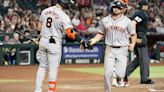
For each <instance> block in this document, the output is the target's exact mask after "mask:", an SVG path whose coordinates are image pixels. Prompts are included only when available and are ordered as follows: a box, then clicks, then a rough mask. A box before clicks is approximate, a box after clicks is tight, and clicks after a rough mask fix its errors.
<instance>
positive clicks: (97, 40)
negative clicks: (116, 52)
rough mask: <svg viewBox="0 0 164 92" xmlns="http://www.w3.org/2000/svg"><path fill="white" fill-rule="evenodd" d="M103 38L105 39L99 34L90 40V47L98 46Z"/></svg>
mask: <svg viewBox="0 0 164 92" xmlns="http://www.w3.org/2000/svg"><path fill="white" fill-rule="evenodd" d="M103 37H104V35H103V34H100V33H97V34H96V36H95V37H94V38H92V39H91V40H90V45H94V44H96V43H97V42H99V41H100V40H101V39H102V38H103Z"/></svg>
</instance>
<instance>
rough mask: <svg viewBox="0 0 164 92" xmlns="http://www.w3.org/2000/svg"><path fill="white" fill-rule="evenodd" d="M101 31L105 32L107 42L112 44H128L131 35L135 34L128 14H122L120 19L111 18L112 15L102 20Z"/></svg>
mask: <svg viewBox="0 0 164 92" xmlns="http://www.w3.org/2000/svg"><path fill="white" fill-rule="evenodd" d="M99 32H100V33H103V34H105V43H106V44H107V45H110V46H127V45H128V44H129V35H131V34H134V33H135V30H134V29H132V24H131V20H130V19H129V18H128V17H126V16H124V15H123V16H121V18H119V19H118V20H114V19H112V18H111V15H109V16H107V17H105V18H103V19H102V21H101V26H100V31H99Z"/></svg>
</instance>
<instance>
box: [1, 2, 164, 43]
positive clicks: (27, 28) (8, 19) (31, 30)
mask: <svg viewBox="0 0 164 92" xmlns="http://www.w3.org/2000/svg"><path fill="white" fill-rule="evenodd" d="M112 1H113V0H77V4H76V8H75V9H72V10H66V12H67V13H68V15H69V16H70V18H71V19H72V23H73V25H74V27H75V28H76V29H77V30H78V32H79V34H80V35H82V36H81V37H84V39H85V38H88V37H91V36H88V35H94V34H95V33H96V32H97V27H98V26H99V20H100V19H101V18H102V17H104V16H106V15H107V14H108V13H109V7H110V4H111V2H112ZM138 1H139V0H129V7H128V8H129V11H128V13H127V16H131V15H132V14H133V12H134V10H135V9H137V2H138ZM149 2H150V9H149V11H148V14H149V24H148V29H149V32H153V33H164V0H149ZM53 4H55V1H54V0H23V1H22V0H0V33H14V32H15V31H19V32H22V33H25V34H27V35H29V36H31V37H32V38H37V37H38V34H37V32H36V25H37V21H38V18H39V16H40V13H41V10H43V9H45V8H46V7H49V6H51V5H53ZM77 7H78V8H77ZM4 37H5V36H4ZM12 38H13V37H12ZM18 38H19V39H18V40H19V41H20V43H29V42H27V39H24V38H23V37H18ZM3 39H4V38H3ZM68 41H69V40H68ZM2 42H3V41H2ZM12 43H17V41H15V42H12ZM18 43H19V42H18Z"/></svg>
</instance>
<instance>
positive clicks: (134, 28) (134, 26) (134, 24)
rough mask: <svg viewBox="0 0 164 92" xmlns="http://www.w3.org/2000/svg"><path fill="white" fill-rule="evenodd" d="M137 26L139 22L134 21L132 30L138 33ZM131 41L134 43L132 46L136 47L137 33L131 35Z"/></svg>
mask: <svg viewBox="0 0 164 92" xmlns="http://www.w3.org/2000/svg"><path fill="white" fill-rule="evenodd" d="M136 25H137V22H136V21H132V28H133V30H135V31H136ZM131 41H132V43H131V44H132V45H134V46H135V44H136V42H137V34H136V33H134V34H132V35H131Z"/></svg>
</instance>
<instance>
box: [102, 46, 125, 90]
mask: <svg viewBox="0 0 164 92" xmlns="http://www.w3.org/2000/svg"><path fill="white" fill-rule="evenodd" d="M127 56H128V47H127V46H125V47H120V48H112V47H110V46H106V50H105V59H104V68H105V92H111V91H110V90H111V88H110V86H111V83H110V82H111V79H112V74H113V70H114V66H115V72H116V76H118V77H119V78H123V77H124V76H125V71H126V66H127Z"/></svg>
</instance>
